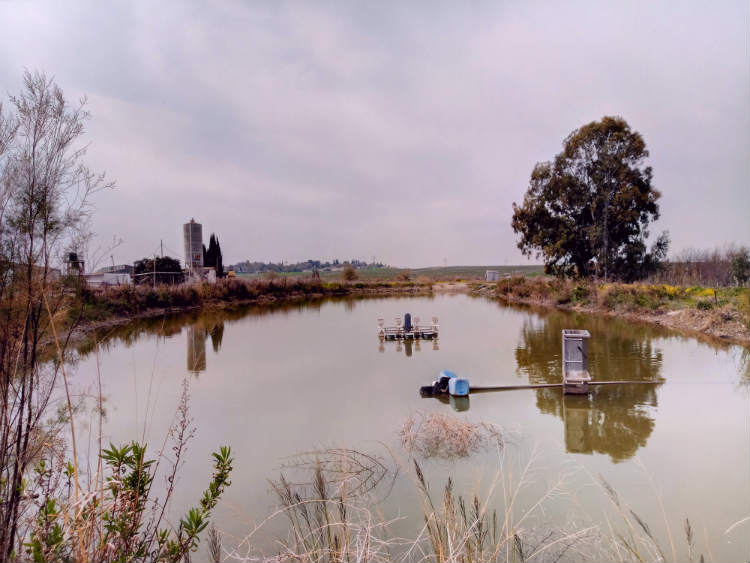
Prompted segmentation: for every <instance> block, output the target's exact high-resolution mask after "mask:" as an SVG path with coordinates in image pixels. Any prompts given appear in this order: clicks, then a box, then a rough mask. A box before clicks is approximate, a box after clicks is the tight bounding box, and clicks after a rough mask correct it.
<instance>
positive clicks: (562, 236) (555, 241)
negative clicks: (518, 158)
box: [512, 116, 669, 280]
mask: <svg viewBox="0 0 750 563" xmlns="http://www.w3.org/2000/svg"><path fill="white" fill-rule="evenodd" d="M648 156H649V153H648V150H647V149H646V143H645V141H644V140H643V137H642V136H641V134H640V133H638V132H636V131H632V130H631V129H630V126H629V125H628V123H627V122H626V121H625V120H624V119H623V118H621V117H609V116H605V117H603V118H602V120H601V121H593V122H591V123H589V124H587V125H584V126H583V127H581V128H579V129H576V130H575V131H573V132H572V133H571V134H570V135H568V137H567V138H566V139H565V141H564V142H563V150H562V152H561V153H559V154H558V155H557V156H555V158H554V160H553V161H552V162H540V163H537V164H536V166H535V167H534V170H533V171H532V173H531V180H530V182H529V188H528V190H527V192H526V195H525V196H524V200H523V203H522V204H521V205H517V204H516V203H514V204H513V219H512V226H513V230H514V231H515V232H516V233H520V235H521V240H520V241H519V243H518V247H519V248H520V249H521V251H522V252H523V253H524V254H525V255H527V256H531V255H536V256H537V257H543V258H544V264H545V270H546V271H547V272H548V273H551V274H557V275H577V276H581V277H588V276H594V275H596V276H599V277H601V278H605V279H609V278H612V277H614V278H618V279H625V280H631V279H636V278H638V277H642V276H644V275H647V274H648V273H649V272H650V271H652V270H653V269H655V268H656V267H657V265H658V264H659V263H660V262H661V261H662V260H663V259H664V258H665V257H666V253H667V249H668V246H669V238H668V234H667V233H662V235H660V236H659V237H658V238H657V240H656V242H655V243H654V245H653V246H652V249H651V251H650V252H648V251H647V250H646V242H645V241H646V239H647V238H648V234H649V233H648V225H649V223H650V222H651V221H655V220H656V219H658V218H659V206H658V204H657V200H658V199H659V198H660V197H661V194H660V193H659V191H657V190H656V189H655V188H654V187H653V186H652V185H651V181H652V176H653V174H652V169H651V167H650V166H646V164H645V161H646V158H647V157H648Z"/></svg>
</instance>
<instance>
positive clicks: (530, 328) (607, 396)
mask: <svg viewBox="0 0 750 563" xmlns="http://www.w3.org/2000/svg"><path fill="white" fill-rule="evenodd" d="M612 324H613V321H612V320H611V319H604V318H593V317H585V318H578V317H575V316H562V315H550V316H548V317H546V318H545V319H544V320H543V321H542V320H539V319H536V320H535V319H534V318H533V317H531V318H530V319H529V320H527V321H526V322H525V323H524V326H523V328H522V330H521V341H520V343H519V345H518V347H517V348H516V353H515V356H516V365H517V373H518V374H519V375H521V376H525V377H527V378H528V381H529V383H530V384H540V383H560V382H561V381H562V342H561V338H562V336H561V335H562V330H563V329H567V328H579V329H586V330H588V331H589V332H590V333H591V338H590V339H589V342H588V361H589V372H590V373H591V377H592V379H593V380H594V381H620V380H627V381H664V379H663V378H662V377H661V376H660V372H661V367H662V353H661V351H660V350H659V349H656V348H654V347H653V346H652V343H651V334H650V331H649V329H648V328H647V327H641V326H637V325H629V326H628V329H627V330H623V327H621V326H620V327H613V326H612ZM536 394H537V400H536V404H537V407H538V408H539V410H540V411H541V412H542V413H545V414H552V415H555V416H558V417H560V418H561V419H562V420H563V422H564V425H565V448H566V450H567V451H568V452H573V453H588V454H590V453H592V452H597V453H604V454H608V455H609V456H610V457H611V458H612V460H613V461H614V462H618V461H623V460H626V459H629V458H631V457H632V456H633V455H634V454H635V452H636V451H637V450H638V448H639V447H641V446H644V445H645V444H646V442H647V440H648V438H649V436H650V435H651V432H652V431H653V429H654V418H653V416H652V415H653V410H654V409H655V408H656V406H657V387H656V386H654V385H638V384H623V385H606V386H600V387H593V388H592V392H591V393H590V394H589V395H587V396H572V395H563V392H562V389H557V388H554V389H538V390H536Z"/></svg>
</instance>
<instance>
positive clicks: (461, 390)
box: [448, 377, 469, 397]
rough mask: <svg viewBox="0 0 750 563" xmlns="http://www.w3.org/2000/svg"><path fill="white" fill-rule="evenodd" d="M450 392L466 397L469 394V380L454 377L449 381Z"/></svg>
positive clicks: (456, 395)
mask: <svg viewBox="0 0 750 563" xmlns="http://www.w3.org/2000/svg"><path fill="white" fill-rule="evenodd" d="M448 393H450V394H451V395H453V396H454V397H466V396H467V395H468V394H469V380H468V379H461V378H460V377H453V378H451V380H450V381H449V382H448Z"/></svg>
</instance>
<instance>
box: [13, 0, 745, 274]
mask: <svg viewBox="0 0 750 563" xmlns="http://www.w3.org/2000/svg"><path fill="white" fill-rule="evenodd" d="M749 30H750V8H749V6H748V3H747V2H746V1H745V0H743V1H723V2H715V3H707V2H689V1H680V2H677V1H674V2H653V1H648V2H638V1H633V2H617V3H615V2H600V1H592V2H541V1H539V2H536V1H535V2H500V1H494V2H482V1H479V2H471V3H459V2H437V1H434V2H433V1H429V2H428V1H423V2H417V1H415V2H408V3H407V2H365V1H361V2H316V3H311V2H306V3H303V2H231V1H223V2H214V3H204V2H170V1H165V2H158V3H155V2H119V3H108V2H50V3H47V2H2V3H0V97H1V98H2V99H4V100H6V101H7V96H8V95H9V94H13V93H17V92H19V91H20V88H21V84H22V74H23V71H24V69H29V70H35V69H36V70H40V71H43V72H45V73H47V74H48V75H51V76H54V78H55V80H56V82H57V83H58V84H59V85H60V87H61V88H62V89H63V91H64V92H65V94H66V96H67V97H68V98H69V99H70V100H77V99H79V98H80V97H81V96H84V95H85V96H86V97H87V99H88V109H89V111H90V112H91V115H92V117H91V119H90V120H89V121H88V122H87V127H86V135H85V139H83V140H82V141H83V142H84V143H89V148H88V153H87V155H86V162H87V164H88V165H89V166H90V168H91V169H92V170H95V171H106V173H107V176H108V177H109V178H111V179H113V180H115V181H116V183H117V186H116V188H114V189H113V190H108V191H105V192H100V193H97V194H95V196H93V199H92V203H93V206H94V209H95V213H94V216H93V222H92V228H93V231H94V233H95V237H94V240H93V241H92V243H91V247H90V249H89V256H90V257H92V258H93V259H94V260H95V261H97V262H101V265H107V264H108V263H109V262H110V256H112V257H113V259H114V261H115V262H117V263H118V264H119V263H128V262H132V261H133V260H136V259H139V258H142V257H144V256H149V255H153V254H154V253H156V252H160V248H161V247H160V245H161V244H162V243H163V246H164V251H165V254H170V255H172V256H176V257H180V258H184V257H183V253H184V250H183V245H182V224H183V223H185V222H186V221H188V220H190V219H191V218H195V220H196V221H198V222H199V223H202V224H203V230H204V242H205V243H206V244H207V242H208V235H209V234H210V233H212V232H214V233H216V234H217V235H218V237H219V240H220V243H221V247H222V251H223V256H224V263H225V264H230V263H234V262H238V261H241V260H245V259H249V260H261V261H269V260H270V261H274V262H279V261H282V260H284V261H287V262H296V261H298V260H305V259H308V258H310V259H323V260H328V259H333V258H339V259H342V260H343V259H352V258H357V259H362V260H367V261H370V260H372V258H373V257H375V258H376V260H378V261H382V262H385V263H388V264H392V265H396V266H411V267H421V266H430V265H442V264H443V263H446V262H447V263H448V264H456V265H457V264H465V265H469V264H493V265H503V264H523V263H527V259H526V258H525V257H523V255H522V254H521V252H520V251H519V250H518V248H517V247H516V244H517V242H518V237H517V236H516V235H515V234H514V233H513V231H512V229H511V226H510V221H511V215H512V204H513V202H519V203H520V202H521V201H522V199H523V195H524V193H525V191H526V189H527V188H528V182H529V176H530V173H531V171H532V169H533V167H534V165H535V163H537V162H541V161H546V160H550V159H552V158H553V157H554V156H555V155H556V154H557V153H558V152H560V150H561V148H562V142H563V139H564V138H565V137H566V136H567V135H568V134H569V133H570V132H571V131H573V130H574V129H576V128H577V127H580V126H581V125H583V124H586V123H589V122H591V121H594V120H598V119H600V118H601V117H602V116H604V115H620V116H622V117H624V118H625V119H626V120H627V121H628V123H629V124H630V125H631V127H632V128H633V129H634V130H636V131H638V132H640V133H641V134H642V135H643V137H644V139H645V141H646V143H647V146H648V149H649V151H650V158H649V159H648V163H649V164H650V165H651V166H653V170H654V179H653V185H654V186H655V187H656V188H657V189H658V190H659V191H660V192H661V193H662V198H661V199H660V206H661V219H660V220H659V221H657V222H656V223H654V224H653V225H652V227H651V229H650V230H651V233H652V239H653V238H655V235H656V234H658V233H659V232H661V231H663V230H668V231H669V233H670V236H671V239H672V254H677V253H679V252H680V251H681V250H684V249H687V248H708V247H717V246H719V247H720V246H724V245H727V244H731V243H735V244H748V243H750V220H749V219H750V217H749V215H750V205H748V203H749V201H748V199H749V198H748V193H749V190H748V188H749V187H750V158H749V157H750V49H749V48H748V44H749V41H748V39H749V37H750V32H749ZM113 246H114V248H112V247H113Z"/></svg>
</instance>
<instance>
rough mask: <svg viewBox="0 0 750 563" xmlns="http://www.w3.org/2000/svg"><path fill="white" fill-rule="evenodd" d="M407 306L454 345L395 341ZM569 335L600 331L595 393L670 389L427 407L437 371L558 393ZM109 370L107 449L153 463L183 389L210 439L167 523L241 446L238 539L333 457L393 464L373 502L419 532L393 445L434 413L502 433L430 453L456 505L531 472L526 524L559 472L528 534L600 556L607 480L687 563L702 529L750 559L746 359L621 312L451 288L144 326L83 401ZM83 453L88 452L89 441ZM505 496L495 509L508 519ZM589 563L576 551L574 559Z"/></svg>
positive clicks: (135, 329) (91, 382) (402, 532)
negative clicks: (281, 489)
mask: <svg viewBox="0 0 750 563" xmlns="http://www.w3.org/2000/svg"><path fill="white" fill-rule="evenodd" d="M404 312H411V314H412V316H420V317H421V318H422V319H424V320H426V319H429V318H430V317H431V316H433V315H434V316H437V317H439V320H440V327H441V331H440V338H439V339H438V340H437V341H435V342H430V341H423V342H419V343H417V342H414V343H411V342H409V343H406V344H404V343H395V342H386V343H381V342H380V341H379V340H378V338H377V337H376V332H375V328H376V318H378V317H384V318H385V319H387V320H388V321H390V320H392V319H393V317H394V316H398V315H403V313H404ZM564 328H585V329H587V330H589V332H590V333H591V335H592V336H591V340H590V342H589V371H590V372H591V374H592V376H593V378H594V379H595V380H647V381H656V380H658V381H660V382H662V383H661V384H660V385H658V386H651V385H630V386H603V387H601V388H598V389H596V391H595V392H594V393H592V394H591V395H590V396H587V397H585V396H584V397H576V396H563V395H562V392H561V391H560V390H557V389H543V390H521V391H512V392H498V393H486V394H481V395H473V396H471V397H470V399H469V400H468V401H465V402H463V403H456V402H455V401H453V402H441V401H439V400H437V399H423V398H420V396H419V394H418V388H419V386H421V385H427V384H429V383H431V381H432V380H433V379H434V378H435V376H436V375H437V373H438V372H439V371H440V370H441V369H451V370H453V371H455V372H457V373H458V374H459V375H460V376H463V377H467V378H469V380H470V381H471V383H472V384H474V385H503V384H508V385H512V384H522V383H556V382H559V381H560V377H561V359H560V353H561V343H560V333H561V330H562V329H564ZM97 365H98V366H99V370H100V372H101V374H102V388H103V393H104V396H105V409H106V413H107V417H106V421H105V425H104V430H103V432H104V436H105V440H110V441H112V442H115V443H117V442H124V441H129V440H131V439H134V438H145V440H147V441H148V443H149V445H150V446H151V448H152V449H153V450H156V449H158V448H159V447H160V446H161V444H162V443H163V441H164V438H165V435H166V433H167V429H168V427H169V425H170V422H171V420H172V418H173V414H174V411H175V408H176V405H177V402H178V399H179V395H180V390H181V383H182V381H183V380H184V379H186V378H187V379H188V381H189V382H190V393H191V400H190V408H191V414H192V416H193V418H194V421H195V426H196V428H197V430H196V432H195V436H194V438H193V440H192V442H191V443H190V445H189V449H188V458H187V462H186V463H185V464H184V466H183V467H182V470H181V472H180V475H179V483H178V487H177V494H176V496H175V498H174V502H173V504H172V510H173V514H174V515H175V516H176V515H178V514H179V513H180V512H181V511H183V510H184V509H185V508H186V507H187V506H189V505H190V504H194V503H195V502H196V501H197V499H198V496H199V491H200V490H202V488H203V487H205V485H206V483H207V481H208V478H209V476H210V471H211V467H210V459H209V458H210V452H211V451H212V450H214V449H215V448H217V447H218V446H219V445H221V444H229V445H231V446H232V448H233V451H234V454H235V455H234V457H235V465H234V467H235V471H234V474H233V478H232V486H231V487H230V489H229V490H228V492H227V494H226V497H225V500H224V502H223V503H222V504H221V506H220V507H219V509H218V510H217V515H216V523H217V526H218V527H219V528H220V529H222V530H223V531H225V532H227V533H229V534H233V535H235V536H237V537H241V536H243V535H244V534H245V533H247V531H248V530H249V529H250V527H251V526H252V523H254V522H258V521H260V520H262V519H263V518H264V517H265V516H266V515H268V514H270V513H271V512H272V511H273V509H274V507H275V506H276V498H275V496H274V495H273V494H271V492H270V491H269V489H270V487H269V482H268V480H269V479H274V478H277V477H278V475H279V470H280V468H281V467H284V466H288V465H290V464H294V462H295V460H294V459H292V458H290V457H289V456H293V455H294V454H298V453H301V452H309V451H312V450H320V449H331V448H355V449H358V450H362V451H365V452H369V453H372V454H374V455H378V456H380V457H381V459H382V461H383V464H384V466H386V467H387V468H388V472H387V474H386V475H385V476H384V478H383V479H382V481H381V482H380V484H379V485H378V486H377V487H375V489H373V491H371V493H370V494H371V496H370V500H369V503H370V505H371V507H372V509H373V510H375V511H377V512H380V513H382V515H383V516H384V517H385V518H387V519H390V518H394V517H397V516H398V517H401V519H399V520H397V521H396V522H394V523H393V524H392V525H391V528H390V533H391V534H392V535H393V536H394V537H395V536H401V537H416V535H417V534H418V533H419V530H420V529H421V526H422V524H423V520H422V516H421V504H420V501H419V496H418V494H417V491H416V488H415V486H414V483H413V481H412V479H411V474H412V473H413V472H412V471H411V467H410V466H409V465H408V464H405V465H404V468H402V469H401V470H400V471H398V473H397V474H395V475H394V473H393V469H394V468H395V467H396V466H397V464H396V463H395V462H394V461H393V460H392V459H391V455H392V454H393V455H395V456H396V457H397V458H398V459H400V460H402V461H403V460H407V459H408V453H407V452H406V451H405V449H404V448H403V446H402V445H401V440H400V437H399V431H400V430H401V427H402V424H403V421H404V420H405V419H406V418H407V417H408V416H410V415H412V416H413V415H416V414H418V413H420V412H440V413H446V414H451V415H453V416H455V417H458V418H461V419H465V420H469V421H473V422H487V423H493V424H496V425H498V426H499V427H500V428H501V429H502V431H503V434H504V436H505V439H506V443H507V444H506V447H505V449H504V451H503V452H502V454H500V456H499V455H498V453H497V451H492V450H488V451H478V452H475V453H473V454H471V455H469V456H466V457H448V458H445V457H443V458H425V457H424V456H422V457H420V462H421V463H422V465H423V468H424V472H425V475H426V477H427V479H428V481H429V482H430V484H431V487H432V489H433V490H434V491H435V493H434V494H435V496H436V498H438V499H439V498H440V490H441V489H442V487H443V485H444V483H445V481H446V479H447V477H448V476H451V477H452V478H453V480H454V481H455V483H456V490H457V492H459V493H461V494H466V495H471V494H473V493H474V492H479V493H480V494H482V495H485V494H486V493H487V491H488V490H489V489H490V487H491V486H492V482H493V481H496V480H497V479H498V477H497V476H498V474H499V471H500V470H501V469H503V470H504V473H503V475H504V476H505V477H504V478H505V479H509V478H512V479H518V476H519V475H520V473H518V472H519V471H520V470H521V469H520V468H522V467H523V466H524V464H525V463H526V462H528V461H529V460H531V461H532V464H531V466H532V468H533V471H532V474H531V477H533V479H532V480H531V481H530V482H531V483H532V484H530V485H529V486H528V487H527V488H525V489H524V490H523V491H522V494H520V495H519V499H518V503H517V505H516V507H515V510H516V512H517V518H522V515H523V514H524V511H525V510H529V508H530V507H531V506H533V505H534V503H535V502H536V500H537V499H538V498H539V497H541V496H542V495H543V494H544V493H545V492H546V491H547V490H548V489H549V488H550V487H552V486H553V485H554V484H555V483H557V481H558V480H559V479H560V478H563V480H564V483H563V485H564V486H563V487H561V489H560V491H562V492H561V493H560V494H557V495H554V496H553V497H552V498H550V499H549V500H547V501H545V504H544V508H545V510H544V511H543V512H540V511H536V512H535V514H534V515H533V518H531V517H530V518H529V519H528V520H527V521H525V522H524V524H523V526H524V527H526V528H528V529H529V530H530V531H529V534H530V536H529V537H531V535H533V533H534V532H533V531H532V530H533V528H538V529H541V528H542V527H545V528H546V527H549V529H553V528H556V527H562V528H565V529H568V530H570V529H581V528H584V527H587V526H591V525H598V526H599V527H600V533H601V535H602V537H603V538H604V539H602V540H601V541H600V542H599V543H601V544H605V545H606V544H607V538H608V537H611V532H610V531H609V528H608V524H607V518H609V519H610V521H611V522H612V524H613V525H614V526H615V527H617V526H618V525H619V524H618V522H619V521H620V520H618V519H619V518H620V516H618V514H617V511H616V510H613V507H612V505H611V503H610V502H609V501H608V499H607V496H606V494H604V492H603V491H602V490H601V488H600V487H599V486H598V485H597V483H598V482H599V476H601V477H603V478H604V479H606V481H607V482H608V483H609V484H611V486H612V487H613V488H614V489H615V490H616V491H617V494H618V496H619V498H620V499H621V500H622V502H623V505H625V504H627V507H628V508H629V509H632V510H633V511H635V512H636V513H637V514H638V515H639V516H640V517H641V518H642V519H643V520H645V521H646V522H647V523H648V525H649V526H650V528H651V530H652V531H653V533H654V535H655V536H656V537H657V538H658V539H659V543H660V545H661V547H662V549H663V550H664V551H665V553H666V554H667V557H668V558H670V559H671V558H672V548H671V545H670V539H669V538H670V533H671V535H672V538H673V543H674V544H675V554H676V558H677V559H678V560H683V559H686V557H687V550H686V542H685V539H684V531H683V526H684V521H685V518H686V517H689V518H690V521H691V523H692V525H693V528H694V530H695V534H694V535H695V544H696V548H695V549H696V551H697V552H698V553H701V552H702V553H704V554H705V557H706V559H708V560H719V561H725V560H732V561H738V560H742V561H747V560H748V557H750V548H749V547H748V537H749V536H750V522H749V521H747V520H745V521H744V522H741V523H740V524H738V525H736V526H734V527H733V528H731V529H730V530H729V531H728V532H727V530H728V529H729V528H730V527H732V526H733V524H735V523H736V522H738V521H742V520H743V519H745V518H747V516H748V515H749V514H750V438H749V436H750V409H749V402H748V399H749V398H750V375H749V367H748V354H747V350H745V349H743V348H742V347H738V346H725V345H721V344H707V343H703V342H699V341H697V340H695V339H691V338H684V337H681V336H679V335H676V334H674V333H670V332H666V331H662V330H659V329H656V328H653V327H647V326H642V325H635V324H629V323H624V322H620V321H617V320H613V319H606V318H597V317H590V316H583V315H573V314H565V313H561V312H554V311H535V310H531V309H516V308H508V307H503V306H499V305H498V304H496V303H493V302H490V301H486V300H483V299H474V298H470V297H468V296H465V295H452V296H451V295H445V296H436V297H435V298H389V299H369V300H344V301H325V302H322V303H318V304H312V305H304V306H294V307H286V308H279V309H276V310H272V311H268V310H266V311H258V310H242V311H235V312H231V313H210V314H201V315H193V316H180V317H176V318H172V319H169V320H166V321H165V320H161V319H160V320H157V321H149V322H147V323H137V324H134V325H132V326H130V327H127V328H126V329H123V330H120V331H118V332H116V333H114V334H113V335H110V336H109V337H108V338H107V339H106V340H105V341H104V342H103V344H102V345H101V346H100V347H99V350H98V353H95V349H94V348H92V347H82V348H81V350H80V358H79V361H78V362H77V363H76V364H75V370H74V373H75V375H74V380H75V382H76V387H77V388H78V389H79V390H80V391H84V392H85V391H90V392H91V391H94V390H95V388H96V385H95V382H96V373H97ZM87 420H88V419H86V416H84V415H82V416H81V420H80V423H81V424H82V425H83V426H82V428H83V427H84V426H86V425H87V424H88V425H89V427H90V428H95V426H96V419H95V417H93V416H92V417H90V420H89V421H88V422H87ZM79 440H80V439H79ZM88 447H89V448H90V451H93V448H94V447H95V442H94V439H93V436H92V438H91V439H90V440H89V444H88ZM79 448H80V446H79ZM389 450H390V452H389ZM499 457H504V458H505V461H504V462H501V460H500V459H499ZM503 463H505V464H506V465H505V466H503V465H502V464H503ZM512 467H516V468H517V469H513V470H512V471H511V468H512ZM286 471H287V472H291V473H294V471H295V470H294V469H287V470H286ZM500 479H501V481H502V478H500ZM498 482H499V481H498ZM499 490H500V488H499V487H496V489H495V494H494V496H493V500H492V505H493V506H495V505H497V506H498V507H499V508H502V493H501V492H498V491H499ZM662 506H663V509H662ZM283 530H284V521H283V520H282V519H275V520H273V521H271V522H270V523H269V524H268V525H267V526H266V527H265V528H264V532H263V533H259V534H257V535H256V536H255V537H254V540H253V546H254V547H255V548H257V549H259V550H266V549H270V550H271V553H273V552H274V551H275V548H273V542H274V540H275V538H276V537H277V535H282V534H283ZM231 543H232V540H231V539H229V540H227V541H226V542H225V545H227V546H229V545H231ZM582 545H583V544H582ZM592 550H593V547H587V548H586V550H585V553H595V552H594V551H592ZM600 555H601V553H600ZM580 557H581V555H580V554H579V553H576V552H575V550H574V549H573V550H571V551H569V552H568V553H567V554H566V555H565V557H564V558H568V559H577V558H580ZM622 557H623V558H624V559H629V557H627V556H625V555H622ZM630 559H632V558H630Z"/></svg>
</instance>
